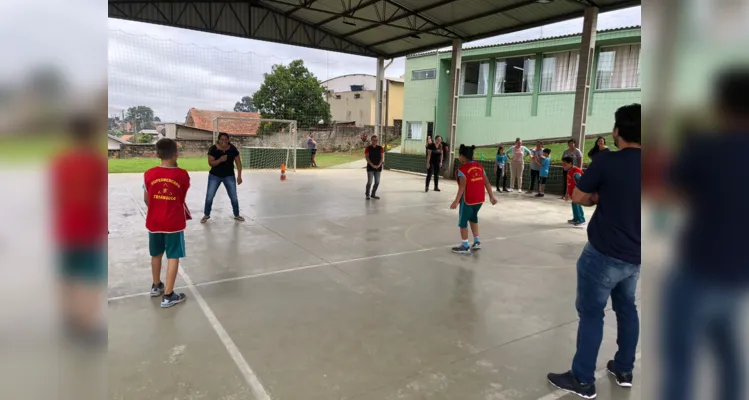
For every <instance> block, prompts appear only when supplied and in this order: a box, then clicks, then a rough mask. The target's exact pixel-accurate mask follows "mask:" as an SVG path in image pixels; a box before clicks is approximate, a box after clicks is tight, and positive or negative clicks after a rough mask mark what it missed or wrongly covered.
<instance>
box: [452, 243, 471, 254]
mask: <svg viewBox="0 0 749 400" xmlns="http://www.w3.org/2000/svg"><path fill="white" fill-rule="evenodd" d="M452 251H453V253H457V254H471V248H470V247H468V246H464V245H463V244H461V245H460V246H455V247H453V248H452Z"/></svg>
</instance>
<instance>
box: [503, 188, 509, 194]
mask: <svg viewBox="0 0 749 400" xmlns="http://www.w3.org/2000/svg"><path fill="white" fill-rule="evenodd" d="M502 191H503V192H505V193H510V189H507V188H503V189H502Z"/></svg>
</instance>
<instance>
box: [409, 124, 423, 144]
mask: <svg viewBox="0 0 749 400" xmlns="http://www.w3.org/2000/svg"><path fill="white" fill-rule="evenodd" d="M406 127H407V128H408V132H407V137H406V139H411V140H421V121H418V122H406Z"/></svg>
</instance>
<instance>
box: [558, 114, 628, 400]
mask: <svg viewBox="0 0 749 400" xmlns="http://www.w3.org/2000/svg"><path fill="white" fill-rule="evenodd" d="M614 118H615V123H614V132H613V137H614V140H615V143H616V146H617V147H618V148H619V151H616V152H608V153H601V154H600V155H599V156H598V157H597V158H596V162H595V163H592V164H591V165H590V166H589V167H588V169H587V170H586V172H585V175H583V176H582V178H580V182H579V183H578V185H577V187H576V188H575V190H574V191H573V193H572V201H573V202H575V203H577V204H581V205H583V206H592V205H594V204H596V203H597V204H598V207H597V208H596V211H595V213H594V214H593V218H591V220H590V223H589V224H588V243H587V244H586V245H585V248H584V249H583V252H582V254H581V255H580V258H579V259H578V260H577V300H576V301H575V306H576V307H577V312H578V315H579V317H580V322H579V325H578V328H577V352H576V354H575V358H574V359H573V360H572V370H571V371H569V372H565V373H562V374H549V375H548V379H549V382H551V383H552V384H553V385H554V386H556V387H558V388H560V389H562V390H565V391H567V392H571V393H574V394H576V395H578V396H580V397H582V398H586V399H593V398H595V397H596V387H595V376H594V374H595V370H596V361H597V359H598V350H599V348H600V347H601V341H602V340H603V318H604V314H605V313H604V309H605V307H606V302H607V301H608V298H609V296H611V302H612V305H613V308H614V312H615V313H616V321H617V344H618V345H619V351H617V353H616V355H615V356H614V359H613V360H611V361H609V362H608V363H607V365H606V367H607V370H608V372H609V373H610V374H611V375H613V376H614V378H615V379H616V383H617V384H618V385H619V386H621V387H632V370H633V369H634V366H635V352H636V350H637V342H638V340H639V334H640V320H639V317H638V315H637V306H636V305H635V290H636V288H637V280H638V278H639V276H640V260H641V258H640V257H641V256H640V196H641V193H642V186H641V183H640V176H641V175H640V173H641V166H640V163H641V160H642V157H641V151H640V147H641V146H640V105H639V104H632V105H628V106H624V107H621V108H619V109H618V110H617V111H616V113H615V116H614Z"/></svg>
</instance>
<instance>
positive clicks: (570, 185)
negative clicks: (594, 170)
mask: <svg viewBox="0 0 749 400" xmlns="http://www.w3.org/2000/svg"><path fill="white" fill-rule="evenodd" d="M576 174H580V176H582V175H583V170H582V169H581V168H580V167H572V168H570V169H569V171H567V194H568V195H570V196H572V192H573V191H574V190H575V188H576V187H577V183H576V182H575V175H576Z"/></svg>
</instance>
